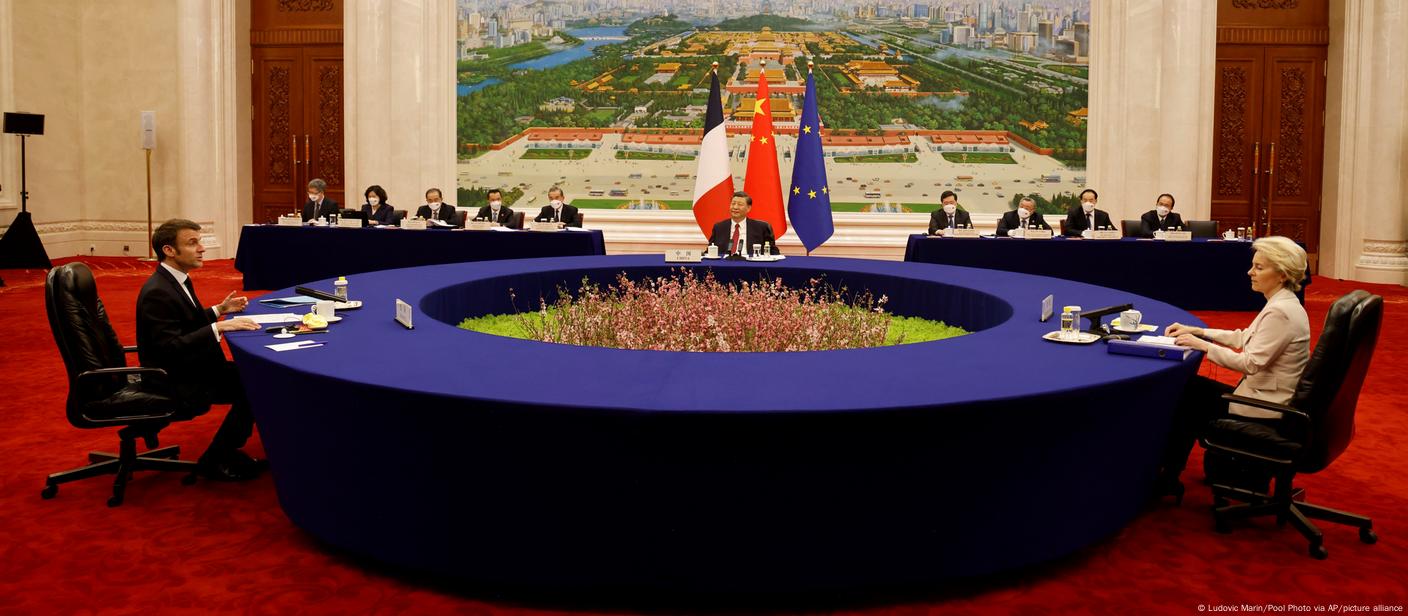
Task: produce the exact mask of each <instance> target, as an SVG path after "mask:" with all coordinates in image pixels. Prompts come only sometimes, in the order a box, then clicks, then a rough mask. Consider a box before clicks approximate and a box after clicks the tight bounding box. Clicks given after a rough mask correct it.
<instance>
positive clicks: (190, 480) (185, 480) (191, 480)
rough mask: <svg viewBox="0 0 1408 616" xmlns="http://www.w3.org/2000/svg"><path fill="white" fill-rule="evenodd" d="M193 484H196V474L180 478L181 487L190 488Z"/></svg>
mask: <svg viewBox="0 0 1408 616" xmlns="http://www.w3.org/2000/svg"><path fill="white" fill-rule="evenodd" d="M195 483H196V474H195V473H191V474H189V475H186V476H185V477H182V478H181V485H183V486H191V485H195Z"/></svg>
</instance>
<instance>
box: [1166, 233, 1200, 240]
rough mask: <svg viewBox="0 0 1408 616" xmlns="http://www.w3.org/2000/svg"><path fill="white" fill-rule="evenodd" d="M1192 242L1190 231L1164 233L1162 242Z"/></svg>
mask: <svg viewBox="0 0 1408 616" xmlns="http://www.w3.org/2000/svg"><path fill="white" fill-rule="evenodd" d="M1192 240H1193V232H1192V231H1164V241H1166V242H1189V241H1192Z"/></svg>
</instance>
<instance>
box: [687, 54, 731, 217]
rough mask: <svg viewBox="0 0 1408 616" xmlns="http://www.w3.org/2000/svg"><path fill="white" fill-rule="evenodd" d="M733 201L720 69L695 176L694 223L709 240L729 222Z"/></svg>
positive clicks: (716, 72) (711, 91)
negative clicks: (717, 226) (721, 223)
mask: <svg viewBox="0 0 1408 616" xmlns="http://www.w3.org/2000/svg"><path fill="white" fill-rule="evenodd" d="M732 200H733V174H732V173H730V172H729V168H728V133H727V132H726V130H725V127H724V103H723V100H722V99H721V98H720V97H719V65H718V63H717V62H715V63H714V71H713V74H712V78H711V80H710V83H709V111H708V113H706V114H705V115H704V141H703V142H702V143H700V144H699V168H698V169H697V170H696V171H695V173H694V221H695V222H696V223H698V224H699V230H700V231H701V232H703V233H704V237H705V238H708V237H709V234H710V233H711V232H712V231H713V230H714V225H715V224H717V223H718V222H719V221H720V220H723V219H725V218H728V204H729V202H730V201H732Z"/></svg>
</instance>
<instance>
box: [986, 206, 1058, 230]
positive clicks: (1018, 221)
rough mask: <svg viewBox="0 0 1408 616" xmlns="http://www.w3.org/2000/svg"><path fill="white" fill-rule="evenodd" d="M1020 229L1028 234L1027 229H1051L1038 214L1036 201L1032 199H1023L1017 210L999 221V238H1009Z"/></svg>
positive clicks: (1008, 213)
mask: <svg viewBox="0 0 1408 616" xmlns="http://www.w3.org/2000/svg"><path fill="white" fill-rule="evenodd" d="M1018 229H1020V230H1022V233H1026V230H1027V229H1047V230H1050V229H1051V225H1048V224H1046V219H1045V218H1042V217H1041V214H1038V213H1037V211H1036V201H1035V200H1034V199H1032V198H1031V197H1022V200H1021V201H1018V202H1017V209H1015V210H1012V211H1010V212H1007V213H1006V214H1003V215H1002V218H999V219H998V220H997V235H998V237H1008V236H1010V235H1012V232H1013V231H1015V230H1018Z"/></svg>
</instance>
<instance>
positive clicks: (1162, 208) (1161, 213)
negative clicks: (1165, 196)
mask: <svg viewBox="0 0 1408 616" xmlns="http://www.w3.org/2000/svg"><path fill="white" fill-rule="evenodd" d="M1154 211H1155V212H1158V213H1159V216H1168V206H1166V205H1158V206H1154Z"/></svg>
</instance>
